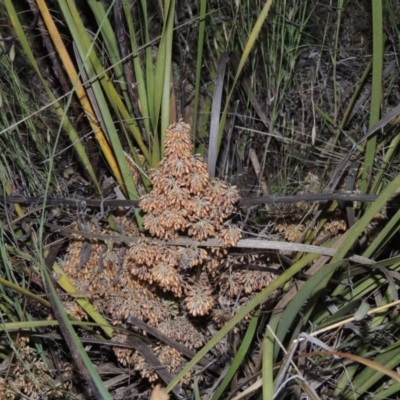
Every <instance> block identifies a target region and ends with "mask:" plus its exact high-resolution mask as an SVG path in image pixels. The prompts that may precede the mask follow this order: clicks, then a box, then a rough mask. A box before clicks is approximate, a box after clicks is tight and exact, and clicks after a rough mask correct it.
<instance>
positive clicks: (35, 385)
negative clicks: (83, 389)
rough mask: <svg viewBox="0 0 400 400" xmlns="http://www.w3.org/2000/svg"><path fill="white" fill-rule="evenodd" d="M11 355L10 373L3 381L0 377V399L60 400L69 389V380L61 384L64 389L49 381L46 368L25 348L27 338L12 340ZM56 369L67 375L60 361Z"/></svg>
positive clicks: (27, 344) (27, 342) (49, 376)
mask: <svg viewBox="0 0 400 400" xmlns="http://www.w3.org/2000/svg"><path fill="white" fill-rule="evenodd" d="M14 345H15V351H16V353H15V355H14V357H11V359H12V360H13V362H14V363H13V364H12V365H11V373H10V374H9V376H8V377H7V378H0V398H1V399H16V398H18V399H19V398H20V396H19V395H17V394H21V396H22V397H25V396H26V397H29V398H31V399H43V400H49V399H62V398H64V395H65V392H66V391H68V389H70V388H71V381H69V380H68V381H64V382H63V384H64V387H61V386H60V382H57V380H55V379H53V378H52V376H51V374H50V372H49V371H48V368H47V366H46V365H45V363H44V362H43V361H42V360H41V358H40V356H39V355H38V353H37V351H36V350H35V349H34V348H33V347H30V346H29V338H28V337H26V336H22V335H20V336H19V337H18V338H16V340H15V341H14ZM60 368H61V369H60V370H62V371H63V372H67V373H69V374H70V373H71V371H72V369H71V366H70V365H69V364H63V362H62V361H60Z"/></svg>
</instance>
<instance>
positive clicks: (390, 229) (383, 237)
mask: <svg viewBox="0 0 400 400" xmlns="http://www.w3.org/2000/svg"><path fill="white" fill-rule="evenodd" d="M399 222H400V209H399V210H398V211H397V212H396V214H395V215H394V216H393V217H392V218H391V219H390V221H389V222H387V223H386V224H385V225H384V226H383V227H382V229H381V230H380V232H379V233H378V236H377V237H376V238H375V239H374V240H373V242H372V243H371V244H370V245H369V246H368V248H367V249H366V250H365V251H364V253H363V256H364V257H368V258H370V257H372V255H373V254H375V252H376V251H378V250H380V249H382V248H383V247H384V246H385V244H386V243H387V242H388V241H389V240H390V239H391V238H392V237H393V236H394V235H395V234H396V233H397V232H398V231H399V229H400V223H399Z"/></svg>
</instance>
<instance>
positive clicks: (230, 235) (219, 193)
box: [140, 122, 240, 247]
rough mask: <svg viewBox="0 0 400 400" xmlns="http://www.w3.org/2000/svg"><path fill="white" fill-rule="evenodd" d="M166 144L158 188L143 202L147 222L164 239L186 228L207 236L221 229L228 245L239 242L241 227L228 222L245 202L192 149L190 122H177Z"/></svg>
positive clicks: (154, 173)
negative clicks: (226, 225) (210, 174)
mask: <svg viewBox="0 0 400 400" xmlns="http://www.w3.org/2000/svg"><path fill="white" fill-rule="evenodd" d="M164 146H165V158H164V159H163V160H162V161H161V162H160V163H159V164H158V165H157V166H156V167H155V168H154V169H153V170H150V173H149V175H150V181H151V183H152V184H153V189H152V191H151V193H150V194H148V195H145V196H143V197H142V199H141V201H140V207H141V209H142V210H143V211H144V212H145V213H146V215H145V217H144V219H143V221H144V227H145V228H146V229H147V230H148V231H149V232H150V234H151V235H152V236H156V237H158V238H162V239H175V238H177V237H178V235H179V234H183V233H186V234H187V235H188V236H190V237H192V238H194V239H195V240H198V241H203V240H205V239H207V238H210V237H215V236H216V235H217V234H218V233H220V237H221V241H222V244H223V245H225V246H227V247H228V246H235V244H236V243H237V241H238V240H239V239H240V230H238V229H237V228H236V229H235V228H232V227H225V226H224V225H223V223H224V221H225V220H226V219H227V218H228V217H229V216H230V215H231V214H232V212H233V211H234V209H235V203H237V202H238V201H239V198H240V197H239V193H238V191H237V189H236V188H235V187H234V186H232V187H228V186H227V185H226V184H225V183H224V182H222V181H221V180H219V179H215V178H210V176H209V175H208V172H207V165H206V163H205V162H204V160H203V159H202V158H201V157H200V156H199V155H193V154H192V153H193V146H192V143H191V138H190V126H189V125H187V124H185V123H183V122H178V123H176V124H173V125H171V126H170V127H169V128H168V129H167V131H166V133H165V141H164Z"/></svg>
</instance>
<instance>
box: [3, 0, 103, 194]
mask: <svg viewBox="0 0 400 400" xmlns="http://www.w3.org/2000/svg"><path fill="white" fill-rule="evenodd" d="M5 6H6V8H7V12H8V14H9V16H10V20H11V22H12V24H13V28H14V31H15V33H16V35H17V37H18V40H19V41H20V43H21V46H22V48H23V49H24V52H25V54H26V56H27V58H28V60H29V62H30V63H31V65H32V67H33V69H34V70H35V71H36V73H37V75H38V77H39V79H40V81H41V83H42V85H43V87H44V89H45V91H46V93H47V95H48V96H49V98H50V99H51V101H52V103H53V104H54V110H55V111H56V113H57V115H58V117H59V118H60V121H61V123H62V125H63V127H64V129H65V130H66V131H67V133H68V136H69V138H70V140H71V143H72V144H73V146H74V148H75V150H76V152H77V154H78V157H79V159H80V160H81V163H82V165H83V167H84V168H85V169H86V170H87V171H88V173H89V176H90V177H91V178H92V181H93V183H94V184H95V186H96V189H97V191H98V192H99V193H100V194H101V189H100V185H99V183H98V181H97V178H96V175H95V173H94V170H93V168H92V165H91V163H90V160H89V158H88V157H87V154H86V152H85V148H84V147H83V145H82V143H81V140H80V138H79V135H78V134H77V132H76V131H75V129H74V128H73V126H72V124H71V123H70V121H69V120H68V118H66V113H65V111H64V110H63V108H62V106H61V104H60V102H59V101H58V100H57V99H56V97H55V96H54V94H53V92H52V91H51V89H50V88H49V86H48V84H47V82H46V80H45V79H44V78H43V76H42V74H41V73H40V70H39V67H38V65H37V63H36V60H35V57H34V55H33V53H32V50H31V46H30V44H29V43H28V40H27V38H26V35H25V32H24V30H23V28H22V25H21V23H20V21H19V19H18V16H17V13H16V11H15V9H14V6H13V4H12V1H11V0H5Z"/></svg>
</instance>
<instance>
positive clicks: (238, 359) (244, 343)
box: [212, 315, 259, 400]
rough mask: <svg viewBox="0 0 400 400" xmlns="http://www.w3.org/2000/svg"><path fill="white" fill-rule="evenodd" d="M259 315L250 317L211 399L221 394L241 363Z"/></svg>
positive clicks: (254, 331)
mask: <svg viewBox="0 0 400 400" xmlns="http://www.w3.org/2000/svg"><path fill="white" fill-rule="evenodd" d="M258 319H259V315H253V316H252V317H251V320H250V323H249V326H248V327H247V330H246V334H245V335H244V338H243V340H242V343H241V345H240V347H239V350H238V351H237V353H236V354H235V357H234V359H233V361H232V364H231V366H230V367H229V370H228V372H227V373H226V375H225V376H224V378H223V379H222V382H221V383H220V384H219V386H218V388H217V390H216V391H215V393H214V396H213V397H212V400H218V399H219V398H220V397H221V396H222V394H223V393H224V390H225V389H226V388H227V386H228V385H229V382H230V381H231V380H232V378H233V377H234V375H235V374H236V372H237V370H238V369H239V367H240V365H241V364H242V362H243V360H244V358H245V356H246V354H247V351H248V349H249V347H250V345H251V344H252V341H253V337H254V334H255V333H256V330H257V323H258Z"/></svg>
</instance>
